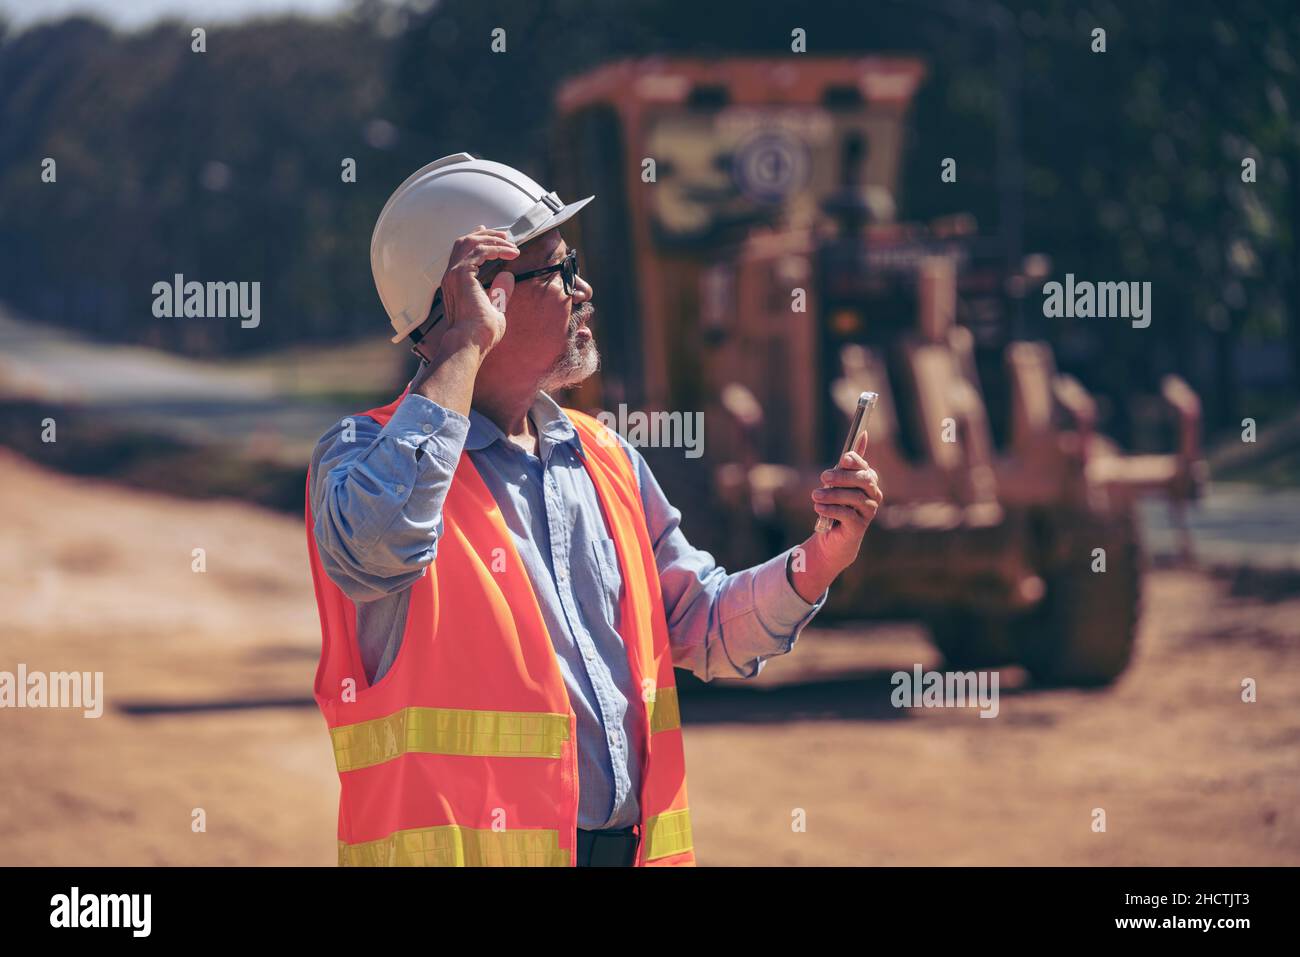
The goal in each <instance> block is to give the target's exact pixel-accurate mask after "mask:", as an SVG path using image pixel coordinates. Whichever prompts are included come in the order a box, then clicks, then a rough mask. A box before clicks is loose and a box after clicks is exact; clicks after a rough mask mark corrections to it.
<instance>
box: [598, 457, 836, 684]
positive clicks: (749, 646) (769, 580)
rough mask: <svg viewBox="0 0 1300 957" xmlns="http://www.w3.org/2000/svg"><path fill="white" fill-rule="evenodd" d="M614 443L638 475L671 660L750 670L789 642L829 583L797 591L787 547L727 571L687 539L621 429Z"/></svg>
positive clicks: (709, 668)
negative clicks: (814, 593) (810, 596)
mask: <svg viewBox="0 0 1300 957" xmlns="http://www.w3.org/2000/svg"><path fill="white" fill-rule="evenodd" d="M620 442H621V444H622V446H623V448H624V449H625V450H626V451H627V454H628V456H629V458H630V459H631V460H632V464H633V467H634V470H635V471H636V474H637V479H638V481H639V482H640V487H641V501H642V504H643V506H644V508H645V513H646V524H647V527H648V529H649V532H650V540H651V542H652V543H653V544H654V550H655V564H656V566H657V567H658V570H659V582H660V586H661V589H662V591H663V599H664V611H665V613H666V614H667V617H668V638H669V643H670V644H671V646H672V653H673V664H674V665H675V666H677V667H679V668H685V669H687V670H689V671H691V672H693V673H694V674H695V675H696V676H697V677H699V678H700V679H701V680H704V681H711V680H712V679H714V678H718V677H728V678H752V677H755V676H756V675H758V674H759V672H761V671H762V669H763V663H764V661H765V660H766V659H767V658H770V657H773V656H775V655H783V654H786V653H787V652H789V651H790V650H791V649H792V648H793V647H794V644H795V642H796V641H797V640H798V638H799V635H800V633H801V632H802V631H803V628H804V626H805V625H807V624H808V622H809V621H811V620H812V618H813V616H814V615H816V614H817V612H818V611H820V610H821V608H822V606H823V605H824V604H825V602H826V596H827V594H828V593H829V590H828V591H827V592H823V593H822V594H821V596H820V597H819V598H818V599H817V601H816V602H815V603H814V604H809V603H808V602H806V601H804V600H803V598H801V597H800V596H799V593H798V592H796V591H795V590H794V586H793V585H792V584H791V583H790V579H789V576H788V574H787V571H786V569H787V565H788V562H789V560H790V556H791V553H792V552H793V549H789V550H787V551H784V552H782V553H781V554H779V555H777V556H775V557H773V558H771V559H769V560H768V561H766V562H763V563H762V564H760V565H755V566H754V567H752V568H746V569H744V570H742V571H738V572H734V573H731V574H728V573H727V571H726V569H724V568H722V567H720V566H719V565H718V564H717V562H716V561H715V560H714V558H713V556H712V555H710V554H709V553H708V552H707V551H704V550H703V549H698V548H695V547H694V546H692V545H691V544H690V543H689V542H688V541H687V540H686V536H685V535H684V534H683V533H682V530H681V512H680V511H678V510H677V509H676V508H675V507H674V506H673V505H672V504H671V503H670V502H669V501H668V499H667V498H666V497H665V495H664V493H663V489H662V488H661V487H660V486H659V483H658V481H657V480H656V479H655V477H654V475H653V473H652V472H651V471H650V467H649V465H647V464H646V461H645V458H644V457H643V456H642V455H641V453H640V452H638V451H637V450H636V449H635V448H633V447H632V446H631V445H629V444H628V443H627V442H626V441H625V440H623V439H622V437H621V436H620Z"/></svg>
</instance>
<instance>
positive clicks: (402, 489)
mask: <svg viewBox="0 0 1300 957" xmlns="http://www.w3.org/2000/svg"><path fill="white" fill-rule="evenodd" d="M397 494H398V495H405V494H406V486H405V485H399V486H397Z"/></svg>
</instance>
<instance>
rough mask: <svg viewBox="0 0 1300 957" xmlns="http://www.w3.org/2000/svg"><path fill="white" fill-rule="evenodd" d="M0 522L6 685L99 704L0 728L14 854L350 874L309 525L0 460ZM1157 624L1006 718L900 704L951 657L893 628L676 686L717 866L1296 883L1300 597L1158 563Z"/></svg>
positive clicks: (701, 822) (704, 860) (815, 637)
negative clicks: (1097, 873) (1283, 869)
mask: <svg viewBox="0 0 1300 957" xmlns="http://www.w3.org/2000/svg"><path fill="white" fill-rule="evenodd" d="M0 527H2V528H3V529H4V534H3V538H2V539H0V609H3V612H2V614H3V631H2V632H0V669H3V670H9V671H13V670H15V669H16V666H17V664H18V662H24V663H25V664H26V665H27V667H28V668H29V669H31V670H42V671H62V670H88V671H102V672H104V682H105V691H106V695H107V697H108V707H107V708H106V710H105V713H104V715H103V717H101V718H99V719H96V720H87V719H86V718H84V717H82V715H81V713H80V712H75V711H55V710H27V709H21V710H10V709H5V710H0V754H3V767H4V769H5V772H6V773H4V774H3V775H0V864H68V865H71V864H80V865H103V864H313V865H330V864H333V863H334V826H335V815H336V800H337V787H338V785H337V777H336V775H335V771H334V767H333V762H332V758H331V754H330V749H329V745H328V738H327V736H326V733H325V728H324V723H323V721H322V719H321V718H320V716H319V715H318V713H317V712H316V710H315V705H314V703H313V702H312V701H311V695H310V686H311V680H312V675H313V672H314V668H315V655H316V648H317V644H318V641H319V632H318V629H317V623H316V611H315V605H314V602H313V600H312V596H311V588H310V581H309V576H308V572H307V567H306V560H305V553H304V548H305V544H304V539H303V534H302V529H301V525H300V523H299V522H297V521H295V520H293V519H292V518H289V517H285V516H282V515H276V514H272V513H269V512H265V511H261V510H258V509H254V508H251V507H248V506H246V505H243V504H239V503H195V502H191V501H181V500H176V499H169V498H164V497H160V496H156V495H151V494H143V493H138V492H133V491H129V490H124V489H121V488H116V487H112V486H107V485H103V484H98V483H94V482H87V481H81V480H75V479H70V478H67V477H63V476H59V475H55V474H52V473H48V472H45V471H42V470H40V469H38V468H36V467H35V466H33V465H31V464H29V463H27V462H24V461H22V460H19V459H17V458H15V457H14V456H13V455H11V454H10V453H8V452H6V451H3V450H0ZM195 548H203V549H205V550H206V561H207V571H206V572H204V573H196V572H194V571H193V570H192V569H191V563H192V561H193V559H192V550H193V549H195ZM1146 607H1147V614H1146V617H1145V619H1144V625H1143V631H1142V635H1141V640H1140V648H1139V652H1138V654H1137V658H1136V661H1135V663H1134V665H1133V667H1132V668H1131V669H1130V670H1129V672H1128V673H1127V674H1126V675H1125V677H1124V679H1123V680H1122V681H1121V682H1120V683H1119V684H1118V685H1117V686H1116V687H1114V688H1113V689H1110V690H1108V691H1102V692H1092V693H1083V692H1047V691H1034V690H1029V689H1024V690H1017V689H1016V688H1015V684H1016V680H1015V679H1016V675H1015V674H1014V673H1013V672H1008V673H1006V674H1004V680H1003V696H1002V700H1001V713H1000V715H999V717H997V718H996V719H993V720H987V719H981V718H979V716H978V713H977V712H976V711H974V710H969V711H953V710H929V711H898V710H895V709H893V708H892V707H890V705H889V703H888V702H889V694H890V691H891V690H892V689H891V686H890V683H889V675H890V674H891V673H892V672H893V671H895V670H897V669H910V668H911V666H912V664H913V663H914V662H921V663H922V664H923V665H925V666H927V667H929V666H933V665H936V664H937V663H938V659H937V656H936V655H935V654H934V652H933V651H932V650H931V649H930V647H929V645H928V644H927V643H926V642H925V640H924V635H923V634H922V633H921V632H920V631H918V630H917V629H915V628H913V627H910V626H906V625H898V626H874V627H872V628H870V629H847V628H845V629H833V630H830V629H814V630H809V631H807V632H805V634H804V636H803V637H802V638H801V639H800V641H799V643H798V645H797V646H796V648H795V651H794V652H793V653H792V654H791V655H790V656H789V657H786V658H783V659H776V660H773V661H770V662H769V664H768V666H767V668H766V670H765V671H764V673H763V675H762V676H761V677H760V678H758V679H757V680H755V681H752V682H747V683H734V684H730V685H728V686H727V687H725V688H722V689H719V690H717V691H713V690H710V691H709V692H708V693H706V694H703V695H698V694H697V695H688V696H685V697H684V700H683V714H684V721H685V724H686V728H687V731H686V747H687V760H688V764H689V773H690V778H689V780H690V796H691V807H692V812H693V815H692V816H693V823H694V828H695V842H696V848H697V854H698V857H699V860H700V863H701V864H705V865H749V864H796V865H808V864H834V865H844V864H1049V865H1050V864H1196V865H1210V864H1246V865H1251V864H1297V863H1300V708H1297V706H1296V702H1297V701H1300V637H1298V633H1300V596H1289V597H1279V596H1277V595H1271V596H1268V595H1265V596H1261V595H1254V596H1252V595H1240V594H1239V595H1233V594H1231V593H1230V591H1229V589H1228V587H1227V585H1226V584H1225V583H1224V582H1222V581H1219V580H1215V579H1211V578H1208V577H1206V576H1204V575H1201V574H1199V573H1195V572H1158V573H1153V574H1152V575H1151V576H1149V578H1148V580H1147V590H1146ZM1244 677H1252V678H1255V679H1256V680H1257V681H1258V686H1259V701H1258V702H1257V703H1254V704H1244V703H1242V702H1241V700H1240V683H1241V680H1242V678H1244ZM1009 685H1010V686H1011V687H1008V686H1009ZM259 702H261V703H263V704H260V705H259ZM267 702H269V703H270V704H269V705H267V704H265V703H267ZM159 705H168V706H170V705H176V706H181V707H182V708H194V709H195V710H189V711H185V710H181V711H168V710H163V711H151V710H150V709H152V708H155V707H156V706H159ZM1098 807H1100V808H1104V809H1105V810H1106V813H1107V830H1106V832H1105V833H1102V834H1098V833H1094V832H1093V831H1092V830H1091V827H1090V825H1091V822H1092V810H1093V809H1094V808H1098ZM196 808H201V809H202V810H203V812H204V814H205V815H206V830H205V831H202V832H196V831H195V830H194V829H193V828H192V826H191V821H192V816H193V813H194V810H195V809H196ZM796 809H802V810H803V812H804V813H805V814H806V820H807V829H806V831H802V832H797V831H794V830H792V827H791V820H792V815H793V814H795V813H796Z"/></svg>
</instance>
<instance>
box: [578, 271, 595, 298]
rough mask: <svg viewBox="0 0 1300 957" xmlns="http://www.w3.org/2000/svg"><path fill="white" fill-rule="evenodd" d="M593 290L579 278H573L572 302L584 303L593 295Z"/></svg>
mask: <svg viewBox="0 0 1300 957" xmlns="http://www.w3.org/2000/svg"><path fill="white" fill-rule="evenodd" d="M593 292H594V290H593V289H592V288H591V284H590V283H589V282H587V280H586V279H584V278H582V277H581V276H576V277H574V281H573V301H574V302H586V301H587V300H588V299H590V298H591V297H592V295H593Z"/></svg>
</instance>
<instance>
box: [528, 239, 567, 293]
mask: <svg viewBox="0 0 1300 957" xmlns="http://www.w3.org/2000/svg"><path fill="white" fill-rule="evenodd" d="M557 270H558V271H559V273H560V277H561V278H562V279H563V280H564V294H565V295H566V296H572V295H573V280H575V279H577V278H578V275H579V273H578V251H577V250H576V249H570V250H569V252H568V255H566V256H565V257H564V258H563V259H561V260H560V261H559V262H557V263H556V264H555V265H554V266H543V267H542V268H541V269H530V270H528V272H521V273H516V274H515V282H522V281H523V280H525V279H532V278H534V277H535V276H547V275H550V274H551V273H553V272H555V271H557Z"/></svg>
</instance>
